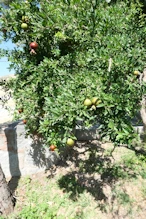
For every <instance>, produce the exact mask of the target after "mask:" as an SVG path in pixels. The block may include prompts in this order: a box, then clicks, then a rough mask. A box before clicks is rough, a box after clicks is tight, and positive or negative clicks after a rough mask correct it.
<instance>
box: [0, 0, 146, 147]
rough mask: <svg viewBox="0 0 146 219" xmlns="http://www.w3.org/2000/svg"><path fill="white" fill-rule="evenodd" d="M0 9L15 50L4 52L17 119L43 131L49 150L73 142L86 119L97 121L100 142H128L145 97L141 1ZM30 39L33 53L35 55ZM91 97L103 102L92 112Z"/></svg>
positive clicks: (33, 3)
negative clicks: (140, 74) (104, 138)
mask: <svg viewBox="0 0 146 219" xmlns="http://www.w3.org/2000/svg"><path fill="white" fill-rule="evenodd" d="M1 11H2V16H1V18H0V23H1V27H0V28H1V36H2V37H3V40H6V41H7V40H9V39H11V40H12V42H13V43H14V44H15V45H16V47H15V48H14V49H13V50H12V51H5V52H3V55H7V56H8V59H9V60H10V61H11V62H12V64H11V66H10V68H14V69H15V72H16V78H15V79H13V82H12V90H13V97H14V98H15V101H16V113H15V114H16V117H18V116H21V118H24V119H26V120H27V124H26V129H27V131H28V134H30V133H32V134H35V133H40V134H42V136H43V139H44V141H45V142H46V144H47V145H50V144H51V143H54V144H57V146H58V147H59V146H61V145H64V144H65V142H66V140H67V138H68V137H71V138H73V139H75V136H74V128H75V126H76V122H77V121H78V120H81V121H84V122H85V126H90V125H93V124H94V123H97V122H99V123H100V124H101V126H100V127H101V129H100V130H101V133H102V136H109V138H110V140H111V141H113V142H115V143H117V144H119V143H120V144H122V143H126V144H127V143H128V144H131V142H132V139H133V138H134V137H135V133H134V131H133V128H132V124H131V118H133V117H134V116H135V115H136V113H137V112H138V110H139V108H140V100H141V98H142V96H143V94H145V86H144V85H143V84H140V83H139V80H138V77H137V76H135V75H134V74H133V72H134V70H139V71H140V72H142V71H143V68H144V64H145V62H146V58H145V57H146V54H145V33H146V28H145V15H144V14H143V13H142V6H141V4H140V3H139V1H134V0H132V1H130V2H129V1H127V0H124V1H120V0H119V1H118V0H117V1H111V2H110V3H107V2H106V1H97V0H91V1H80V0H62V1H60V0H49V1H48V0H41V1H37V0H28V1H26V2H21V3H19V1H18V2H15V3H12V4H11V5H10V8H9V9H1ZM24 16H25V22H26V23H27V29H25V30H24V29H23V28H22V27H21V24H22V23H23V22H24V21H22V17H23V18H24ZM33 41H36V42H37V43H38V49H37V50H36V54H31V53H30V48H29V44H30V42H33ZM109 60H112V62H111V66H109ZM92 97H97V98H98V99H99V100H101V103H100V104H99V105H98V106H96V107H95V108H94V109H93V108H88V107H86V106H84V104H83V103H84V100H85V99H86V98H89V99H92ZM19 108H22V109H23V113H22V114H21V115H18V112H17V110H18V109H19Z"/></svg>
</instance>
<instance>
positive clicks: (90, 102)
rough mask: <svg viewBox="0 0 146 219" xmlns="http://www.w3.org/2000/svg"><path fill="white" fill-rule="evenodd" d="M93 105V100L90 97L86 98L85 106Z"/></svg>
mask: <svg viewBox="0 0 146 219" xmlns="http://www.w3.org/2000/svg"><path fill="white" fill-rule="evenodd" d="M91 105H92V101H91V100H90V99H88V98H87V99H85V101H84V106H88V107H89V106H91Z"/></svg>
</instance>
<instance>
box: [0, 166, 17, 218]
mask: <svg viewBox="0 0 146 219" xmlns="http://www.w3.org/2000/svg"><path fill="white" fill-rule="evenodd" d="M14 202H15V199H14V197H13V195H12V193H11V191H10V189H9V187H8V185H7V182H6V178H5V175H4V173H3V171H2V168H1V165H0V215H8V214H10V213H12V212H13V209H14Z"/></svg>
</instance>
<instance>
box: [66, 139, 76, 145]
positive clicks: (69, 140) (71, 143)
mask: <svg viewBox="0 0 146 219" xmlns="http://www.w3.org/2000/svg"><path fill="white" fill-rule="evenodd" d="M66 144H67V145H68V146H74V144H75V141H74V140H73V139H71V138H68V139H67V142H66Z"/></svg>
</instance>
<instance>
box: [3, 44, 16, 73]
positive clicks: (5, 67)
mask: <svg viewBox="0 0 146 219" xmlns="http://www.w3.org/2000/svg"><path fill="white" fill-rule="evenodd" d="M0 48H1V49H9V50H11V49H13V48H14V44H12V42H11V41H8V42H3V43H1V44H0ZM9 64H10V62H8V60H7V58H6V57H3V58H1V59H0V77H1V76H6V75H11V74H14V73H15V72H14V70H11V71H9V69H8V67H9Z"/></svg>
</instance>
